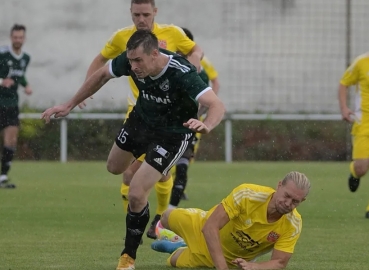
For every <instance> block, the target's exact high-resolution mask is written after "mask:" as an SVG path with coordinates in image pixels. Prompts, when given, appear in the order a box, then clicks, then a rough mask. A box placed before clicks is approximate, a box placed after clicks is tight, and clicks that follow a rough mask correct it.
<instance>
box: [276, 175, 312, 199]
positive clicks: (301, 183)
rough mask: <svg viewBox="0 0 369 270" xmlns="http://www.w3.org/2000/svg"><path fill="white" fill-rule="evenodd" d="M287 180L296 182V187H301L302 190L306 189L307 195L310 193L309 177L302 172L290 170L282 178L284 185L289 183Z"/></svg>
mask: <svg viewBox="0 0 369 270" xmlns="http://www.w3.org/2000/svg"><path fill="white" fill-rule="evenodd" d="M287 181H292V182H294V183H295V185H296V187H297V188H299V189H301V190H306V195H307V194H308V193H309V191H310V186H311V184H310V181H309V179H308V178H307V177H306V175H305V174H303V173H300V172H296V171H292V172H289V173H288V174H287V175H286V176H285V177H284V178H283V180H282V185H285V184H286V183H287Z"/></svg>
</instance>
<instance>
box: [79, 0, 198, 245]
mask: <svg viewBox="0 0 369 270" xmlns="http://www.w3.org/2000/svg"><path fill="white" fill-rule="evenodd" d="M156 14H157V7H156V6H155V0H131V16H132V21H133V23H134V25H132V26H129V27H126V28H122V29H120V30H118V31H116V32H115V33H114V34H113V36H112V37H111V38H110V40H109V41H108V42H107V43H106V45H105V47H104V48H103V49H102V50H101V52H100V53H99V54H98V55H97V56H96V57H95V59H94V60H93V61H92V63H91V65H90V67H89V69H88V71H87V76H86V79H87V78H88V77H90V76H91V75H92V74H93V73H94V72H95V71H96V70H98V69H99V68H101V67H102V66H104V65H105V64H106V62H107V61H108V60H109V59H114V58H115V57H117V56H118V55H119V54H121V53H122V52H123V51H125V50H126V44H127V41H128V39H129V38H130V37H131V36H132V34H133V33H134V32H136V30H137V29H144V30H146V29H151V30H152V32H153V33H154V34H155V35H156V37H157V38H158V40H159V45H160V47H161V48H163V49H167V50H169V51H172V52H177V51H179V52H181V53H182V54H184V55H187V59H188V60H189V61H190V62H191V63H192V64H193V65H194V66H195V67H196V68H197V69H198V71H200V69H201V68H200V60H201V57H202V55H203V53H202V50H201V48H200V47H199V46H197V45H196V44H195V43H194V42H193V41H192V40H190V39H189V38H188V37H187V36H186V35H185V34H184V32H183V31H182V29H181V28H179V27H177V26H175V25H166V24H157V23H155V22H154V19H155V16H156ZM129 85H130V88H131V90H132V92H131V94H130V95H129V97H128V111H127V114H126V119H127V118H128V117H129V113H130V112H131V111H132V109H133V107H134V105H135V103H136V100H137V97H138V89H137V87H136V85H135V84H134V82H133V80H132V78H129ZM84 105H85V104H84V103H81V104H80V107H84ZM144 158H145V157H144V156H142V157H140V158H138V160H136V161H135V162H134V163H133V164H132V165H131V167H130V168H129V169H128V170H127V171H125V172H124V174H123V183H122V185H121V194H122V199H123V205H124V206H123V207H124V209H125V210H126V209H127V206H128V198H127V196H128V191H129V183H130V181H131V180H132V177H133V175H134V174H135V172H136V171H137V170H138V168H139V167H140V166H141V163H142V162H143V160H144ZM172 186H173V179H172V176H171V175H170V174H169V175H168V176H166V177H163V179H161V180H160V181H159V182H158V183H157V184H156V185H155V190H156V196H157V209H156V215H155V217H154V218H153V221H152V222H151V225H150V227H149V229H148V231H147V236H148V237H150V238H154V239H155V238H156V234H155V225H156V223H157V222H158V220H160V216H161V214H162V213H163V212H164V211H165V210H166V209H167V207H168V204H169V199H170V195H171V190H172Z"/></svg>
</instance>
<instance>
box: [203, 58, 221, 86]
mask: <svg viewBox="0 0 369 270" xmlns="http://www.w3.org/2000/svg"><path fill="white" fill-rule="evenodd" d="M200 63H201V67H202V68H203V69H204V71H205V73H206V75H208V77H209V80H210V81H211V80H214V79H215V78H217V77H218V72H217V71H216V70H215V68H214V66H213V64H212V63H211V62H210V61H209V59H208V58H207V57H206V56H204V57H203V58H202V59H201V62H200Z"/></svg>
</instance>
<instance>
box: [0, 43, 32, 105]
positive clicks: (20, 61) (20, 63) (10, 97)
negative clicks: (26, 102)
mask: <svg viewBox="0 0 369 270" xmlns="http://www.w3.org/2000/svg"><path fill="white" fill-rule="evenodd" d="M30 59H31V58H30V56H29V55H28V54H26V53H24V52H22V53H21V54H20V55H17V54H15V53H14V52H13V50H12V48H11V46H2V47H0V78H1V79H5V78H11V79H13V80H14V84H13V85H12V86H11V87H9V88H6V87H1V86H0V106H2V107H16V106H18V92H17V90H18V85H19V84H21V85H23V86H26V85H27V81H26V78H25V73H26V69H27V66H28V64H29V62H30Z"/></svg>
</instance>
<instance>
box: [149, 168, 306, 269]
mask: <svg viewBox="0 0 369 270" xmlns="http://www.w3.org/2000/svg"><path fill="white" fill-rule="evenodd" d="M309 190H310V182H309V180H308V178H307V177H306V176H305V175H304V174H302V173H299V172H290V173H288V174H287V175H286V176H285V177H284V179H283V180H281V181H279V182H278V185H277V189H276V190H274V189H273V188H270V187H265V186H259V185H252V184H243V185H240V186H238V187H236V188H235V189H234V190H233V191H232V192H231V193H230V194H229V195H228V196H227V197H226V198H225V199H223V200H222V202H221V203H220V204H218V205H216V206H214V207H213V208H212V209H211V210H210V211H203V210H201V209H194V208H189V209H181V208H177V209H168V210H167V211H165V212H164V214H163V215H162V218H161V221H160V222H161V225H162V226H163V227H164V228H166V229H169V230H172V231H173V232H175V233H176V234H178V235H179V236H180V237H182V238H183V240H184V241H185V242H186V244H187V247H180V248H178V249H176V248H177V247H178V246H181V245H183V244H181V243H180V242H176V243H174V242H170V241H165V240H160V241H155V242H154V243H153V244H152V248H153V249H154V250H157V251H161V252H168V253H172V254H171V256H170V257H169V258H168V264H169V265H171V266H174V267H182V268H197V267H199V268H200V267H215V268H216V269H222V270H225V269H229V268H235V267H237V266H238V267H239V268H241V269H283V268H285V267H286V266H287V264H288V261H289V260H290V258H291V256H292V254H293V252H294V248H295V245H296V242H297V240H298V239H299V236H300V234H301V229H302V220H301V216H300V214H299V213H298V212H297V210H296V209H295V208H296V207H297V206H298V205H300V203H301V202H303V201H304V200H305V198H306V196H307V195H308V193H309ZM270 251H271V252H272V253H271V258H270V260H269V261H265V262H256V258H258V257H259V256H261V255H263V254H265V253H268V252H270Z"/></svg>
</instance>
